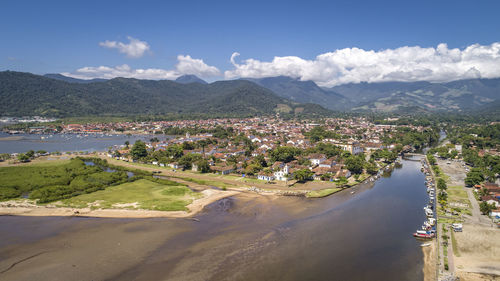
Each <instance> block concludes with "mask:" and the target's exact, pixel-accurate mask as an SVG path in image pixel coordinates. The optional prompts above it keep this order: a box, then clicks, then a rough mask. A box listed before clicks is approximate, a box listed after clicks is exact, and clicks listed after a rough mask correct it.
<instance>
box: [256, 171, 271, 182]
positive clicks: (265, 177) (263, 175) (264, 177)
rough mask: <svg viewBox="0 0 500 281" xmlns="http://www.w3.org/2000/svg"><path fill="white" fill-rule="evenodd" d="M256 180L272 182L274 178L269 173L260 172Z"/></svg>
mask: <svg viewBox="0 0 500 281" xmlns="http://www.w3.org/2000/svg"><path fill="white" fill-rule="evenodd" d="M257 179H259V180H264V181H272V180H274V176H273V174H272V173H271V172H270V171H260V172H259V174H258V175H257Z"/></svg>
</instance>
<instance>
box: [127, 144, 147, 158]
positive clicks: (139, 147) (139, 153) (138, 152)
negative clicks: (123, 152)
mask: <svg viewBox="0 0 500 281" xmlns="http://www.w3.org/2000/svg"><path fill="white" fill-rule="evenodd" d="M130 155H132V158H133V159H135V160H137V159H140V158H143V157H146V156H148V151H147V150H146V144H145V143H144V142H143V141H140V140H138V141H136V142H135V143H134V145H133V146H132V149H130Z"/></svg>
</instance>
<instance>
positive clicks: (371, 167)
mask: <svg viewBox="0 0 500 281" xmlns="http://www.w3.org/2000/svg"><path fill="white" fill-rule="evenodd" d="M366 172H367V173H368V174H370V175H375V174H377V172H378V167H377V164H375V163H374V162H370V163H368V164H367V165H366Z"/></svg>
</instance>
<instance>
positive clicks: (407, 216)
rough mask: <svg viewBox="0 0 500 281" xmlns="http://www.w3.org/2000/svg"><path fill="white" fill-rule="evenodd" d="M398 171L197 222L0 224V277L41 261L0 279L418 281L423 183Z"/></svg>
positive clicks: (226, 209) (239, 205) (219, 205)
mask: <svg viewBox="0 0 500 281" xmlns="http://www.w3.org/2000/svg"><path fill="white" fill-rule="evenodd" d="M402 163H403V165H402V167H400V168H397V169H395V170H394V171H393V172H392V173H391V174H390V175H387V177H383V178H380V179H379V180H377V181H376V182H374V183H367V184H363V185H360V186H357V187H354V188H352V189H350V190H345V191H342V192H340V193H337V194H335V195H333V196H330V197H327V198H323V199H314V200H311V199H305V198H300V197H272V196H260V197H256V196H254V195H252V194H247V195H242V196H236V197H232V198H228V199H223V200H220V201H218V202H216V203H214V204H211V205H210V206H208V207H207V208H205V210H204V211H203V212H202V213H200V214H198V215H197V216H195V218H196V219H195V220H191V219H167V218H161V219H95V218H79V217H64V218H62V217H40V218H35V217H10V216H3V217H0V237H1V238H2V239H0V271H3V270H5V268H8V267H9V265H10V264H11V263H12V261H14V260H16V259H15V258H13V257H17V258H18V259H19V260H22V259H23V258H25V257H27V256H30V255H31V254H35V253H38V252H43V253H44V254H41V255H40V256H36V257H33V258H31V259H29V260H28V261H26V262H22V263H18V264H16V266H15V267H13V268H11V269H9V270H8V271H7V272H4V273H0V279H2V280H22V278H23V277H29V276H38V279H37V280H71V279H74V278H75V277H78V278H79V280H91V279H93V280H422V279H423V274H422V266H423V258H422V250H421V246H420V244H421V243H420V242H419V241H417V240H415V239H414V238H413V237H412V233H413V232H415V230H416V229H417V228H418V227H420V225H421V224H422V222H423V221H424V220H425V214H424V212H423V209H422V208H423V206H425V205H426V203H427V200H428V197H427V193H426V188H425V184H424V180H425V177H424V175H423V174H422V173H421V172H420V163H419V162H418V161H409V160H403V161H402ZM2 260H4V262H2ZM35 274H36V275H35ZM2 277H3V278H2Z"/></svg>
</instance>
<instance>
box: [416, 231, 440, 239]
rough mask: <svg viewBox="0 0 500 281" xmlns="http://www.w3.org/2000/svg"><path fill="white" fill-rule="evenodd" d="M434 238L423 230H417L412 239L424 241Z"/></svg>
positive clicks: (432, 234)
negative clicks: (423, 239)
mask: <svg viewBox="0 0 500 281" xmlns="http://www.w3.org/2000/svg"><path fill="white" fill-rule="evenodd" d="M434 236H436V235H435V234H434V233H430V232H427V231H424V230H417V232H415V233H413V237H416V238H425V239H431V238H434Z"/></svg>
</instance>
